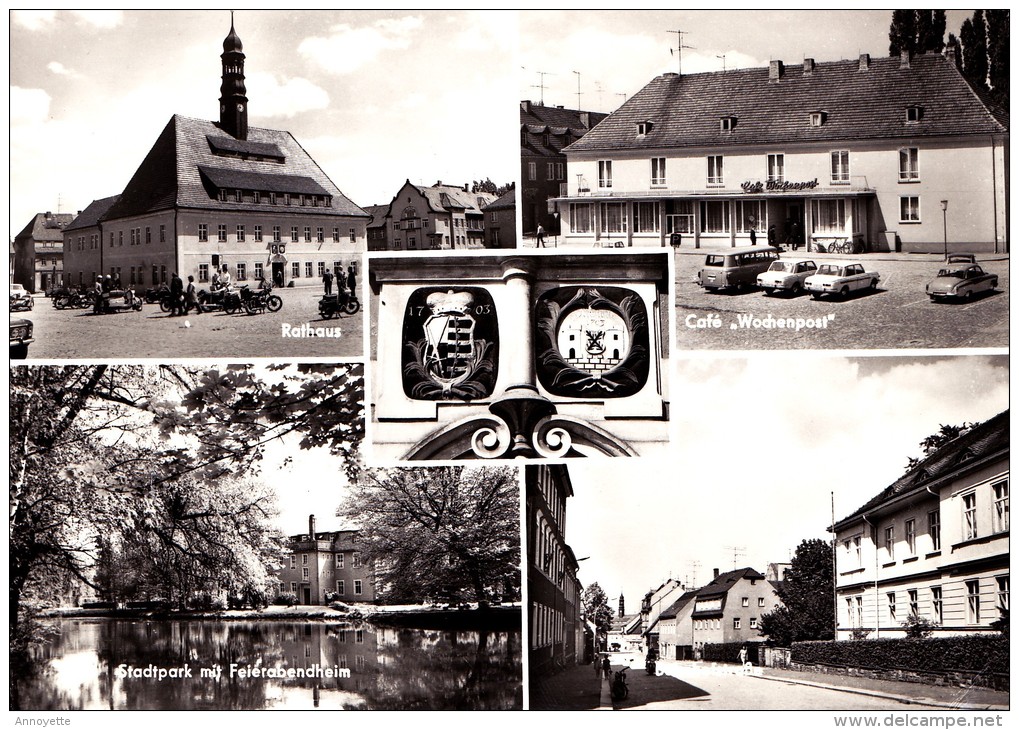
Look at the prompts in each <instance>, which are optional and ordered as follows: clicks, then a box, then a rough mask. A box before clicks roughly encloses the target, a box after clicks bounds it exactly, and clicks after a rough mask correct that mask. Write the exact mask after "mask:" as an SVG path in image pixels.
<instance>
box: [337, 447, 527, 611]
mask: <svg viewBox="0 0 1019 730" xmlns="http://www.w3.org/2000/svg"><path fill="white" fill-rule="evenodd" d="M519 500H520V487H519V483H518V479H517V470H516V469H513V468H510V467H474V468H466V467H459V466H457V467H452V466H449V467H434V468H414V469H409V468H394V469H378V470H367V469H366V470H363V471H362V472H361V473H360V475H359V477H358V479H357V480H356V481H355V483H354V485H353V486H352V487H351V489H350V492H349V494H348V495H347V497H346V498H345V499H344V500H343V501H342V502H341V504H340V507H339V509H338V510H337V515H339V516H340V517H343V518H344V519H345V520H347V521H348V522H350V523H351V524H354V525H356V526H358V527H359V528H360V532H359V534H358V546H359V550H360V551H361V557H362V559H364V560H368V561H371V564H372V566H373V568H374V571H375V576H376V579H377V581H378V585H379V586H380V589H381V591H382V593H383V595H384V597H385V598H386V599H387V600H393V601H398V600H408V601H417V600H425V599H430V600H456V599H460V598H470V599H473V600H475V601H477V602H478V603H479V604H480V605H487V603H488V602H489V601H490V600H491V599H492V598H493V597H496V596H500V595H501V596H509V597H514V598H515V597H516V594H517V591H518V586H519V580H520V579H519V574H520V517H519Z"/></svg>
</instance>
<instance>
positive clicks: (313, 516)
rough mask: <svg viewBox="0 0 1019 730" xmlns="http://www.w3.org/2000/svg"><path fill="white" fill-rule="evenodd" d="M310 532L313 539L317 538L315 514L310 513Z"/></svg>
mask: <svg viewBox="0 0 1019 730" xmlns="http://www.w3.org/2000/svg"><path fill="white" fill-rule="evenodd" d="M308 533H309V534H310V535H311V539H312V540H314V539H315V515H308Z"/></svg>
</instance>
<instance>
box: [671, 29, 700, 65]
mask: <svg viewBox="0 0 1019 730" xmlns="http://www.w3.org/2000/svg"><path fill="white" fill-rule="evenodd" d="M665 32H666V33H675V34H676V48H675V50H673V49H672V48H669V53H670V54H672V55H674V56H677V57H678V63H679V75H680V76H682V75H683V49H684V48H689V49H690V50H691V51H693V50H695V48H694V47H693V46H688V45H686V44H685V43H683V36H685V35H687V34H688V33H687V31H685V30H667V31H665Z"/></svg>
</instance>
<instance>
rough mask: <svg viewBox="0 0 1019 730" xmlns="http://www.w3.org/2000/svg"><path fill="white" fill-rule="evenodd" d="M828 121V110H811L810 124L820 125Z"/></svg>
mask: <svg viewBox="0 0 1019 730" xmlns="http://www.w3.org/2000/svg"><path fill="white" fill-rule="evenodd" d="M826 121H828V112H810V126H811V127H820V126H822V125H823V124H824V123H825V122H826Z"/></svg>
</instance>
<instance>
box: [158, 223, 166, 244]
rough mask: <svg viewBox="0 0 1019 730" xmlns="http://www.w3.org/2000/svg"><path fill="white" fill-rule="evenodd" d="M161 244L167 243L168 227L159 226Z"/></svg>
mask: <svg viewBox="0 0 1019 730" xmlns="http://www.w3.org/2000/svg"><path fill="white" fill-rule="evenodd" d="M159 242H160V243H166V226H159Z"/></svg>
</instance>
